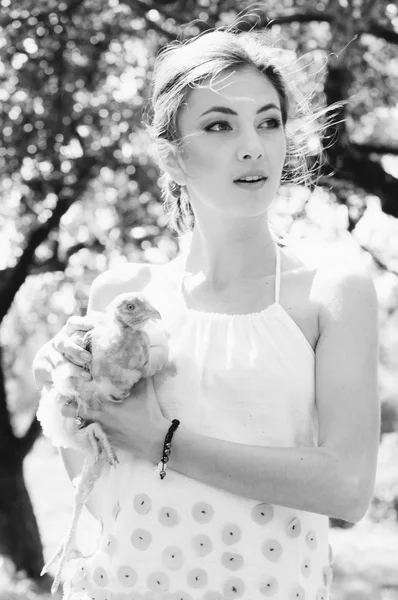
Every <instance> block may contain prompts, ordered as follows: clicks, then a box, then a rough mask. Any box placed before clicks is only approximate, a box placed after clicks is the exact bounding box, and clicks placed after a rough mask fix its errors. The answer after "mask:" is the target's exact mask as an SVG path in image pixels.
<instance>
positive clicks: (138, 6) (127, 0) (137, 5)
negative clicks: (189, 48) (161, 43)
mask: <svg viewBox="0 0 398 600" xmlns="http://www.w3.org/2000/svg"><path fill="white" fill-rule="evenodd" d="M120 1H121V2H123V3H124V4H127V6H129V7H130V8H131V9H133V10H135V11H136V12H137V13H138V14H139V16H141V17H143V18H144V19H145V22H146V23H147V25H148V27H150V28H152V29H155V30H156V31H157V32H158V33H160V35H164V36H165V37H167V39H168V40H170V41H173V40H175V39H176V38H177V33H174V32H172V31H167V29H163V27H162V26H161V25H159V23H156V21H152V20H151V19H150V18H149V17H148V15H147V13H148V12H149V11H150V10H157V11H158V13H159V14H162V15H163V16H165V17H167V18H172V19H174V20H176V19H178V20H177V21H176V22H177V23H179V24H181V23H183V22H184V20H183V15H174V13H171V11H161V10H159V9H158V7H157V6H156V7H154V6H148V4H145V2H141V0H120ZM165 13H167V14H165ZM168 13H170V14H168Z"/></svg>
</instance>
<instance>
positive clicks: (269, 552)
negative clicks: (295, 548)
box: [262, 539, 283, 563]
mask: <svg viewBox="0 0 398 600" xmlns="http://www.w3.org/2000/svg"><path fill="white" fill-rule="evenodd" d="M262 552H263V554H264V556H265V557H266V558H267V559H268V560H269V561H271V562H274V563H277V562H279V561H280V559H281V556H282V554H283V549H282V546H281V544H280V542H278V540H275V539H271V540H267V541H266V542H264V544H263V546H262Z"/></svg>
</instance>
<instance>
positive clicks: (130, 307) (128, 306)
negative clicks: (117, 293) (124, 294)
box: [126, 302, 135, 310]
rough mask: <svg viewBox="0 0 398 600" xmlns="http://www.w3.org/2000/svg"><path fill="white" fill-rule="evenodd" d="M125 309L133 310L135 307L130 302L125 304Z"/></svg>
mask: <svg viewBox="0 0 398 600" xmlns="http://www.w3.org/2000/svg"><path fill="white" fill-rule="evenodd" d="M126 308H127V310H134V309H135V304H132V303H131V302H130V303H129V304H127V305H126Z"/></svg>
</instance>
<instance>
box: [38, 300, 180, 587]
mask: <svg viewBox="0 0 398 600" xmlns="http://www.w3.org/2000/svg"><path fill="white" fill-rule="evenodd" d="M93 316H94V315H93ZM160 318H161V316H160V313H159V312H158V311H157V310H156V309H155V308H154V307H153V306H152V305H151V304H150V303H149V302H148V300H147V299H146V298H145V297H144V296H143V295H142V294H140V293H125V294H120V295H119V296H117V297H116V298H115V299H114V300H113V301H112V302H111V303H110V304H109V306H108V307H107V309H106V311H105V313H96V315H95V325H94V327H93V328H92V329H90V330H89V331H87V332H76V333H75V334H74V336H75V339H76V341H77V343H79V344H80V345H82V346H83V347H84V348H85V349H86V350H89V351H90V352H91V354H92V361H91V363H90V365H87V367H86V369H87V370H89V371H90V372H91V375H92V380H91V381H85V380H83V379H82V378H77V377H76V378H71V377H70V376H69V366H68V364H67V363H64V362H63V363H61V364H60V365H59V366H58V367H56V368H55V369H54V372H53V384H54V385H53V386H52V388H51V389H49V390H47V391H45V392H44V393H43V394H42V396H41V398H40V402H39V407H38V410H37V417H38V419H39V421H40V423H41V426H42V429H43V433H44V434H45V435H46V436H47V437H49V438H50V439H51V440H52V442H53V444H54V445H56V446H60V447H65V448H74V449H79V450H83V451H84V452H85V454H86V458H85V461H84V464H83V468H82V472H81V474H80V476H79V477H78V478H76V480H74V485H75V492H74V509H73V516H72V521H71V525H70V527H69V531H68V534H67V537H66V540H65V541H64V542H63V543H62V545H61V547H60V548H59V550H58V551H57V552H56V554H55V555H54V557H53V558H52V559H51V560H50V561H49V562H48V563H47V564H46V565H45V566H44V568H43V570H42V574H44V573H46V572H47V571H48V568H49V567H50V566H51V565H52V564H53V562H54V561H55V560H57V559H58V558H59V565H58V569H57V572H56V575H55V578H54V583H53V586H52V592H53V593H55V591H56V590H57V588H58V585H59V581H60V577H61V573H62V568H63V565H64V563H65V560H66V559H67V555H68V552H69V549H70V547H71V544H72V542H73V538H74V534H75V531H76V527H77V523H78V519H79V516H80V513H81V510H82V508H83V506H84V505H85V504H86V502H87V500H88V498H89V495H90V493H91V491H92V489H93V487H94V485H95V482H96V480H97V479H98V477H99V476H100V475H101V473H102V471H103V468H104V467H105V465H106V463H107V462H109V463H110V464H111V465H112V466H116V464H117V456H116V453H115V451H114V449H113V448H112V447H111V445H110V443H109V441H108V439H107V437H106V435H105V433H104V431H103V430H102V428H101V425H100V424H99V423H95V422H86V421H83V419H81V417H80V416H79V409H82V408H85V407H87V408H91V409H95V410H98V409H99V408H100V407H101V404H102V403H103V402H122V401H123V399H125V398H126V397H127V396H128V395H129V394H130V391H131V389H132V387H133V386H134V384H135V383H137V382H138V381H139V380H140V379H141V378H143V377H151V376H152V375H154V374H155V373H157V372H159V371H161V370H165V371H167V367H168V366H170V365H169V364H168V359H169V350H168V337H167V333H166V331H165V330H163V329H162V328H161V327H160V326H159V325H158V324H155V323H154V322H153V320H154V319H156V320H157V319H160ZM71 400H73V401H74V402H75V403H76V405H77V410H76V418H75V419H70V418H65V417H63V415H62V414H61V408H62V405H63V404H65V402H66V401H71Z"/></svg>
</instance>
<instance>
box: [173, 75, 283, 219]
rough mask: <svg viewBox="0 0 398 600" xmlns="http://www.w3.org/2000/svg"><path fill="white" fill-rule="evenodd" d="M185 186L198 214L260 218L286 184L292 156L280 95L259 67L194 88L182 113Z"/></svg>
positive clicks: (180, 124) (182, 181)
mask: <svg viewBox="0 0 398 600" xmlns="http://www.w3.org/2000/svg"><path fill="white" fill-rule="evenodd" d="M177 123H178V129H179V133H180V135H181V138H182V144H181V147H180V154H179V165H180V167H181V181H178V183H182V184H183V185H185V186H186V187H187V191H188V195H189V198H190V201H191V203H192V206H193V209H194V212H195V213H196V214H198V211H199V212H203V210H204V209H205V207H207V210H209V209H210V210H212V211H217V212H218V211H221V212H223V213H224V214H226V215H229V216H231V217H232V216H237V217H238V216H239V217H244V216H252V217H253V216H256V215H260V214H262V213H263V212H264V211H266V210H267V209H268V208H269V206H270V204H271V202H272V200H273V199H274V197H275V195H276V192H277V190H278V187H279V184H280V178H281V173H282V168H283V164H284V160H285V154H286V139H285V132H284V128H283V125H282V119H281V110H280V101H279V96H278V94H277V92H276V90H275V88H274V86H273V85H272V83H271V82H270V81H269V79H268V78H267V77H266V76H264V75H263V74H261V73H260V72H259V71H257V70H256V69H254V68H251V67H245V68H243V69H241V70H238V71H230V72H228V73H225V74H223V75H221V76H219V77H218V78H216V79H214V80H213V82H212V85H211V87H210V85H209V84H203V85H202V86H201V87H200V88H197V89H196V88H195V89H193V90H192V91H191V92H190V94H189V96H188V98H187V102H186V104H185V105H184V106H183V107H182V108H181V109H180V112H179V114H178V121H177Z"/></svg>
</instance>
